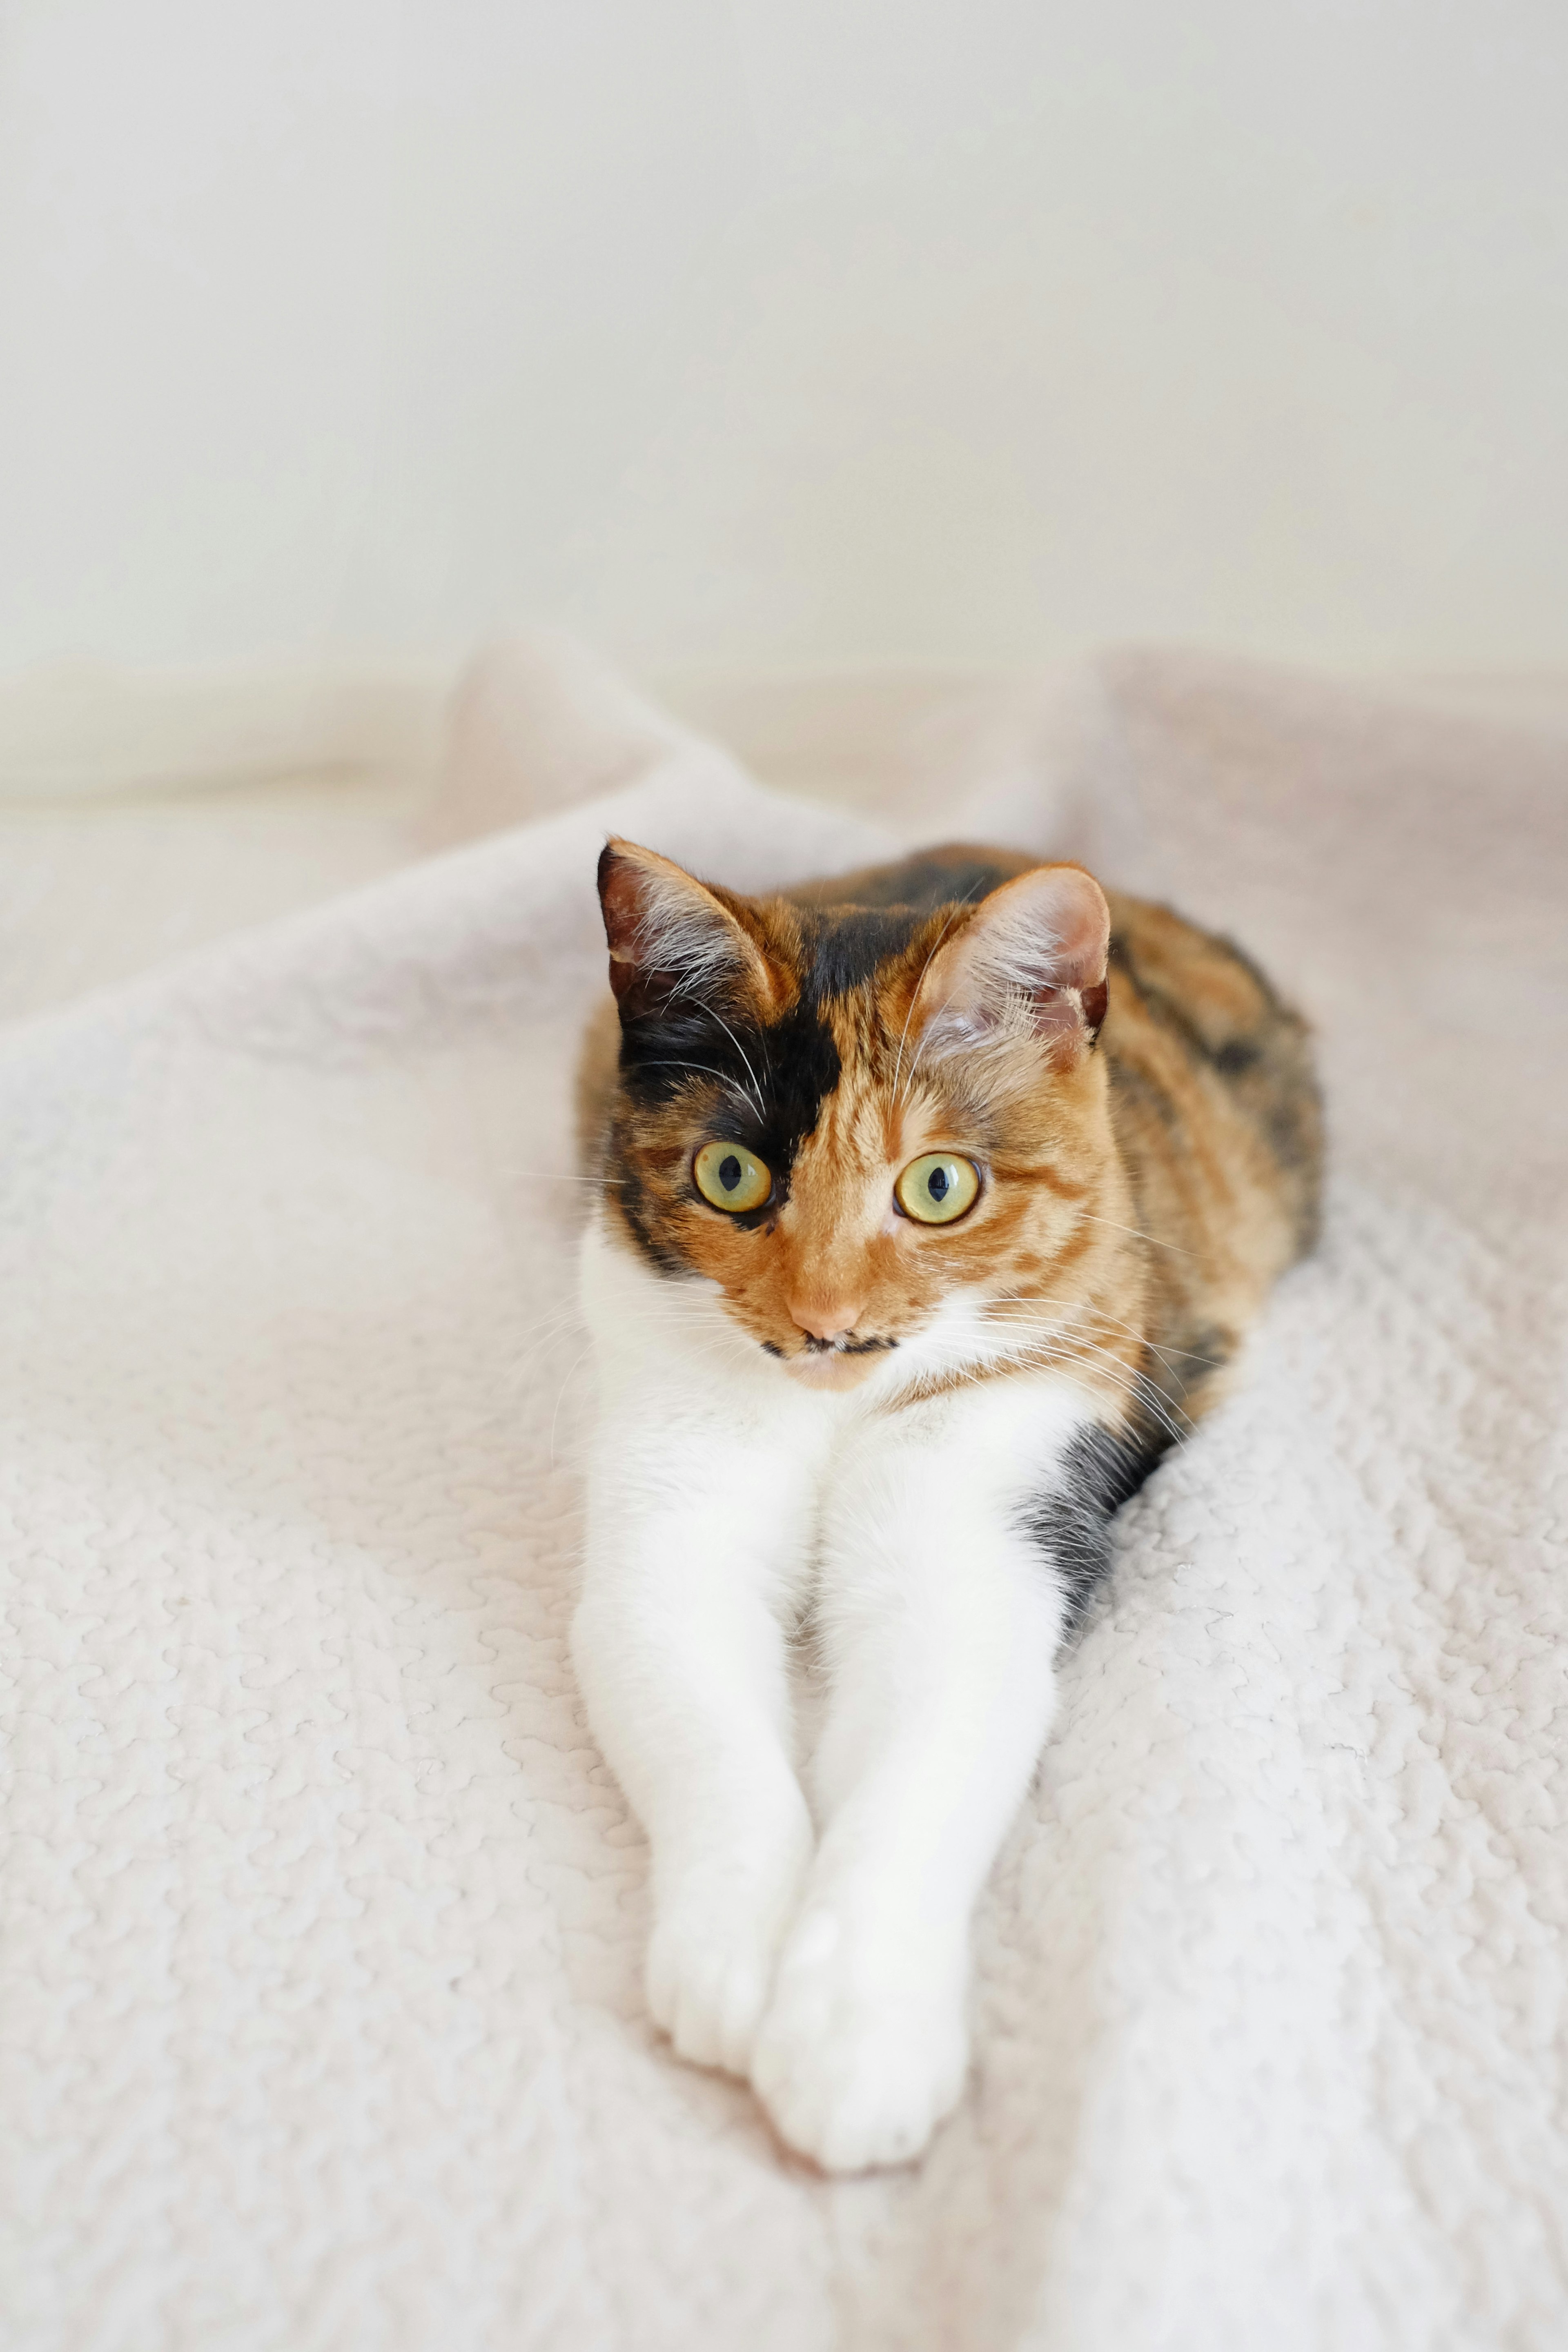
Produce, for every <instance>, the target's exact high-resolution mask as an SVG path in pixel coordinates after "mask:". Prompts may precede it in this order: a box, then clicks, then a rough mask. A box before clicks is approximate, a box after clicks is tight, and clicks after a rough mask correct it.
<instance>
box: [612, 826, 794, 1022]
mask: <svg viewBox="0 0 1568 2352" xmlns="http://www.w3.org/2000/svg"><path fill="white" fill-rule="evenodd" d="M599 906H600V908H601V909H602V911H603V914H604V918H605V939H606V940H607V941H608V943H609V950H610V986H611V987H612V988H613V989H614V990H615V992H616V1003H618V1004H619V1006H620V1008H621V1018H622V1020H623V1021H633V1020H637V1019H639V1018H641V1017H643V1016H644V1015H646V1014H647V1013H661V1012H664V1011H666V1010H667V1009H668V1007H669V1006H670V1005H672V1004H676V1003H679V1001H680V1000H681V999H682V998H687V999H690V1000H693V1001H695V1002H697V1003H701V1002H703V1001H704V1000H707V1001H711V999H712V998H713V997H714V996H720V997H723V998H725V999H731V998H733V997H734V996H736V995H738V994H750V995H752V996H753V997H755V998H757V999H760V1000H761V1003H762V1005H763V1008H767V1007H769V1006H771V1004H772V1003H773V998H774V996H775V994H776V990H775V987H774V983H773V974H772V973H771V972H770V971H769V969H768V966H767V962H766V961H765V959H764V958H763V953H762V950H760V949H759V947H758V946H757V943H756V941H755V940H753V939H752V935H751V933H750V932H749V931H748V930H747V929H746V928H745V926H744V925H743V924H742V922H741V921H740V920H739V919H738V918H737V917H736V915H735V914H734V913H733V912H732V911H731V908H729V907H728V906H726V905H725V904H724V903H723V901H722V900H721V898H719V896H718V895H717V893H715V892H714V891H712V890H710V889H709V888H708V887H707V886H706V884H705V883H701V882H699V881H697V880H695V879H694V878H693V877H692V876H691V875H689V874H688V873H686V872H685V870H684V869H683V868H682V867H681V866H677V865H676V864H675V863H674V862H673V860H672V859H670V858H668V857H661V856H659V854H658V851H657V850H656V849H643V848H640V847H639V846H638V845H637V843H636V842H635V841H622V840H620V839H619V838H618V837H617V836H616V835H613V834H612V835H611V836H610V839H609V840H608V841H607V842H606V843H605V847H604V848H603V850H602V851H601V852H600V855H599Z"/></svg>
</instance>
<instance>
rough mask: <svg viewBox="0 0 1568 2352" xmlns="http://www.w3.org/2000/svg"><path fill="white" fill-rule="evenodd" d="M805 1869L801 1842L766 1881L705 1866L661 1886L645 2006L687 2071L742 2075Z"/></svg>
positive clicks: (648, 1952)
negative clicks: (701, 2069) (686, 2063)
mask: <svg viewBox="0 0 1568 2352" xmlns="http://www.w3.org/2000/svg"><path fill="white" fill-rule="evenodd" d="M805 1861H806V1847H805V1840H804V1838H803V1839H802V1840H801V1841H800V1843H799V1848H798V1851H797V1852H795V1853H792V1854H791V1855H789V1856H788V1857H786V1858H784V1859H782V1860H781V1863H780V1866H779V1868H778V1870H777V1871H776V1873H775V1874H773V1877H772V1878H771V1880H768V1881H765V1882H764V1881H761V1880H759V1879H758V1878H757V1877H756V1876H755V1875H753V1874H750V1873H747V1872H745V1871H739V1872H733V1873H729V1874H726V1873H724V1872H722V1871H721V1870H716V1869H712V1868H710V1869H706V1870H704V1871H702V1872H700V1873H696V1874H689V1875H687V1876H685V1877H684V1878H681V1879H678V1880H677V1881H676V1882H675V1883H674V1884H673V1885H668V1884H667V1885H664V1886H662V1887H660V1889H659V1891H658V1896H657V1899H656V1905H655V1917H654V1930H653V1936H652V1938H651V1940H650V1942H649V1944H648V1951H647V2005H648V2008H649V2009H650V2011H652V2012H653V2019H654V2022H655V2024H656V2025H659V2026H662V2028H663V2029H664V2031H665V2032H666V2033H668V2036H669V2038H670V2040H671V2042H674V2044H675V2047H676V2049H677V2050H678V2051H679V2053H680V2055H681V2056H682V2057H683V2058H689V2059H690V2060H691V2062H692V2063H693V2064H694V2065H697V2066H721V2067H723V2069H724V2071H725V2073H726V2074H745V2073H746V2072H747V2071H748V2069H749V2067H750V2065H751V2059H752V2043H753V2042H755V2040H756V2033H757V2027H758V2025H759V2023H760V2022H761V2021H762V2015H763V2010H764V2009H765V2008H766V2007H767V2002H768V1996H769V1994H770V1992H771V1991H772V1990H773V1968H774V1964H775V1962H776V1961H777V1958H778V1951H779V1945H780V1943H781V1942H782V1941H783V1938H784V1929H785V1927H787V1926H788V1925H789V1918H790V1913H791V1911H792V1910H793V1908H794V1906H795V1895H796V1891H797V1889H798V1887H799V1885H800V1880H801V1877H802V1875H803V1874H804V1870H805Z"/></svg>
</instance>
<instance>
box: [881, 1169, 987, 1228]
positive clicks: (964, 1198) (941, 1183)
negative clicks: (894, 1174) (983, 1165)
mask: <svg viewBox="0 0 1568 2352" xmlns="http://www.w3.org/2000/svg"><path fill="white" fill-rule="evenodd" d="M979 1190H980V1171H979V1170H978V1169H977V1168H976V1167H975V1166H974V1164H973V1161H972V1160H960V1159H959V1157H958V1155H957V1153H956V1152H953V1151H928V1152H926V1153H925V1155H924V1156H923V1158H921V1159H920V1160H910V1164H909V1166H908V1167H907V1168H906V1169H905V1171H904V1172H903V1174H902V1175H901V1176H900V1179H899V1181H898V1182H897V1183H896V1184H895V1185H894V1187H893V1198H894V1199H895V1200H896V1201H897V1202H898V1204H899V1206H900V1209H902V1211H903V1213H904V1214H905V1215H906V1216H907V1217H913V1219H914V1220H915V1223H917V1224H920V1225H951V1224H952V1223H954V1222H955V1220H956V1219H957V1218H959V1217H962V1216H963V1213H964V1211H965V1210H966V1209H972V1208H973V1206H974V1199H975V1195H976V1193H977V1192H979Z"/></svg>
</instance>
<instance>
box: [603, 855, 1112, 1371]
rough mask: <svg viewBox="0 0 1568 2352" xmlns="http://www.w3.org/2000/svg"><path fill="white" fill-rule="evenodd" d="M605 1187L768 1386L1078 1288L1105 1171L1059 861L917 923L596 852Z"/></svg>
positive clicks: (1009, 1318) (1103, 1123)
mask: <svg viewBox="0 0 1568 2352" xmlns="http://www.w3.org/2000/svg"><path fill="white" fill-rule="evenodd" d="M599 886H600V898H601V902H602V904H603V907H604V912H605V930H606V933H607V936H608V940H609V945H610V958H611V961H610V975H611V982H612V984H613V986H614V988H615V990H616V997H617V999H618V1002H619V1006H620V1015H621V1029H622V1038H621V1060H620V1080H619V1086H618V1089H617V1093H616V1102H615V1107H614V1111H613V1115H612V1120H611V1128H610V1139H609V1153H608V1161H607V1166H606V1171H605V1174H606V1184H607V1188H608V1193H609V1198H610V1200H611V1201H612V1202H613V1203H614V1204H615V1205H616V1208H617V1209H618V1210H619V1212H620V1213H621V1215H622V1216H624V1218H625V1219H626V1224H627V1227H628V1228H629V1231H630V1233H631V1234H632V1235H633V1237H634V1238H635V1240H636V1241H637V1244H639V1245H640V1246H641V1248H642V1249H643V1251H644V1252H645V1253H646V1254H647V1256H648V1257H649V1258H650V1259H651V1260H652V1261H653V1262H654V1263H655V1264H656V1265H658V1266H659V1267H660V1268H661V1269H662V1270H663V1271H665V1272H667V1273H668V1274H669V1275H670V1276H672V1277H674V1278H679V1277H681V1276H701V1277H705V1278H706V1279H707V1280H709V1281H710V1282H712V1283H714V1284H716V1285H717V1286H718V1289H719V1294H720V1297H721V1300H722V1304H723V1307H724V1308H725V1310H726V1312H727V1314H728V1315H729V1317H730V1318H731V1321H732V1323H733V1325H734V1326H735V1327H736V1328H738V1330H739V1331H740V1332H741V1333H742V1334H743V1335H744V1336H745V1338H746V1339H748V1340H749V1341H750V1342H752V1343H753V1344H754V1345H756V1346H757V1347H759V1348H761V1349H763V1350H765V1352H766V1353H767V1354H768V1355H769V1356H771V1357H773V1358H775V1359H776V1360H778V1361H779V1362H780V1363H781V1364H782V1365H783V1366H784V1367H785V1368H786V1370H788V1372H789V1373H790V1374H791V1376H792V1377H794V1378H795V1379H796V1380H798V1381H804V1382H805V1383H806V1384H808V1385H812V1386H817V1387H835V1388H846V1387H851V1386H854V1385H856V1384H858V1382H860V1381H863V1380H864V1379H865V1378H866V1377H867V1376H868V1373H869V1372H870V1371H871V1370H873V1368H875V1367H877V1366H879V1365H882V1364H886V1363H887V1361H888V1359H889V1355H890V1354H891V1353H892V1351H894V1350H897V1349H904V1350H906V1351H908V1350H910V1349H913V1350H914V1351H915V1352H916V1353H917V1354H918V1355H919V1356H920V1358H921V1370H922V1371H925V1372H928V1373H936V1374H940V1372H941V1371H942V1368H943V1358H942V1335H943V1332H944V1331H945V1330H946V1329H948V1328H954V1327H955V1326H956V1324H957V1323H958V1322H959V1321H963V1322H964V1323H965V1324H966V1326H967V1325H973V1323H974V1322H975V1320H976V1318H989V1319H990V1320H991V1321H992V1322H993V1323H994V1326H995V1328H996V1329H997V1331H998V1333H999V1334H1000V1333H1005V1332H1006V1331H1008V1330H1010V1329H1015V1328H1019V1329H1021V1328H1023V1318H1024V1315H1025V1312H1026V1310H1025V1308H1024V1307H1021V1306H1020V1305H1019V1302H1020V1301H1022V1300H1038V1299H1040V1298H1041V1297H1052V1298H1060V1299H1062V1300H1064V1301H1065V1300H1068V1299H1069V1298H1070V1297H1073V1296H1074V1295H1077V1294H1078V1293H1079V1291H1080V1289H1081V1285H1082V1282H1083V1279H1084V1276H1085V1270H1086V1262H1087V1261H1088V1260H1089V1259H1091V1258H1092V1257H1094V1256H1095V1255H1097V1251H1096V1248H1095V1243H1096V1238H1097V1226H1096V1222H1095V1218H1096V1209H1097V1203H1098V1202H1099V1200H1100V1195H1101V1192H1102V1190H1103V1186H1104V1181H1105V1179H1106V1175H1107V1172H1108V1171H1109V1170H1110V1164H1111V1161H1112V1160H1113V1153H1112V1150H1111V1145H1110V1125H1109V1115H1108V1109H1107V1102H1106V1089H1105V1082H1104V1072H1103V1069H1102V1067H1101V1066H1100V1057H1099V1056H1098V1055H1095V1054H1094V1053H1093V1051H1092V1046H1093V1043H1094V1037H1095V1034H1096V1032H1097V1030H1098V1026H1099V1023H1100V1019H1101V1017H1102V1016H1103V1013H1104V1009H1105V966H1106V946H1107V939H1108V935H1109V916H1108V912H1107V908H1106V902H1105V898H1104V896H1103V894H1102V893H1101V891H1100V887H1099V886H1098V885H1097V884H1096V883H1095V882H1094V881H1093V880H1092V879H1091V877H1089V875H1087V874H1085V873H1084V872H1083V871H1082V869H1081V868H1080V867H1078V866H1042V867H1037V868H1034V869H1033V870H1031V871H1028V872H1026V873H1023V874H1021V875H1019V876H1018V877H1016V879H1014V880H1011V881H1006V882H1004V883H1003V885H1002V887H1000V888H997V889H995V890H994V891H993V892H992V893H991V895H990V896H988V897H986V898H983V899H981V901H980V902H979V904H978V905H957V904H952V903H950V904H947V905H943V906H939V907H937V908H935V909H934V911H925V910H921V909H910V908H886V907H884V908H853V907H833V906H822V905H816V904H802V903H799V902H795V901H790V900H786V899H784V898H765V899H755V898H740V897H738V896H736V895H735V894H734V893H732V892H729V891H725V890H721V889H718V888H710V887H705V886H704V885H702V884H700V883H699V882H696V881H694V880H693V879H692V878H691V877H689V875H687V874H685V873H683V872H682V870H681V869H680V868H679V866H673V865H671V864H670V863H669V861H668V859H665V858H662V857H659V856H656V855H655V853H653V852H652V851H649V850H645V849H639V848H637V847H636V846H635V845H632V844H630V843H627V842H621V841H615V842H612V843H611V844H610V845H609V847H608V848H607V849H606V850H605V854H604V856H603V858H602V860H601V862H600V875H599Z"/></svg>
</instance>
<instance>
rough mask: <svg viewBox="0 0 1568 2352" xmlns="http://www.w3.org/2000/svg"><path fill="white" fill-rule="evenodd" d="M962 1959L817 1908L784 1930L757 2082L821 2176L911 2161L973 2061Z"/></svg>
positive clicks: (781, 2127)
mask: <svg viewBox="0 0 1568 2352" xmlns="http://www.w3.org/2000/svg"><path fill="white" fill-rule="evenodd" d="M963 1993H964V1958H963V1954H956V1955H954V1954H947V1955H944V1956H943V1957H942V1959H941V1960H940V1961H937V1960H936V1959H935V1958H934V1956H932V1955H931V1954H930V1953H929V1952H926V1953H921V1952H913V1953H911V1951H910V1948H909V1947H908V1946H907V1945H906V1946H905V1947H904V1948H902V1949H901V1950H897V1949H894V1948H891V1947H889V1945H888V1944H886V1943H884V1942H883V1941H882V1940H881V1939H880V1938H879V1939H877V1942H876V1943H875V1944H872V1945H869V1946H868V1945H867V1944H866V1943H865V1942H864V1941H862V1940H860V1939H858V1938H857V1937H854V1935H853V1934H852V1933H851V1932H849V1931H848V1930H847V1928H846V1927H844V1925H843V1923H841V1921H840V1920H839V1918H838V1917H837V1916H836V1915H835V1914H834V1913H832V1912H829V1911H824V1910H820V1909H818V1908H816V1907H815V1906H814V1907H813V1908H811V1909H810V1910H808V1911H807V1912H806V1914H805V1916H804V1917H803V1918H802V1919H801V1920H800V1922H799V1924H798V1925H797V1926H796V1927H795V1930H794V1932H793V1933H792V1935H791V1936H790V1937H789V1940H788V1942H787V1943H786V1945H785V1947H784V1954H783V1956H782V1958H781V1959H780V1961H779V1967H778V1974H777V1981H776V1983H775V1986H774V1990H773V2000H772V2002H771V2004H770V2006H769V2008H768V2011H767V2015H766V2016H765V2017H764V2019H763V2023H762V2027H761V2030H760V2032H758V2035H757V2041H756V2049H755V2052H754V2054H753V2056H752V2083H753V2084H754V2085H755V2088H756V2092H757V2095H758V2097H759V2098H760V2099H761V2100H762V2102H763V2105H764V2106H765V2107H766V2108H767V2111H768V2113H769V2115H770V2116H772V2117H773V2123H774V2125H775V2126H776V2127H777V2130H778V2133H779V2136H780V2137H781V2138H782V2139H784V2140H787V2141H788V2143H789V2145H790V2147H793V2148H797V2149H798V2150H799V2151H800V2153H801V2155H802V2156H809V2157H811V2158H814V2159H815V2161H816V2163H818V2164H819V2165H821V2167H822V2168H823V2170H824V2171H825V2172H858V2171H861V2170H863V2169H864V2168H866V2167H867V2166H868V2165H876V2164H905V2163H908V2162H909V2160H910V2158H912V2157H916V2156H919V2154H920V2153H921V2149H922V2148H923V2147H925V2144H926V2142H927V2141H928V2140H929V2139H930V2137H931V2133H932V2132H933V2131H934V2130H935V2129H936V2126H937V2125H938V2124H939V2123H941V2121H942V2117H943V2116H945V2115H947V2114H949V2113H950V2112H951V2110H952V2108H953V2107H954V2106H955V2105H957V2103H958V2098H959V2094H960V2093H961V2092H962V2090H963V2078H964V2074H965V2073H966V2072H967V2070H968V2064H969V2041H968V2033H967V2031H966V2028H965V2023H964V2013H963Z"/></svg>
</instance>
